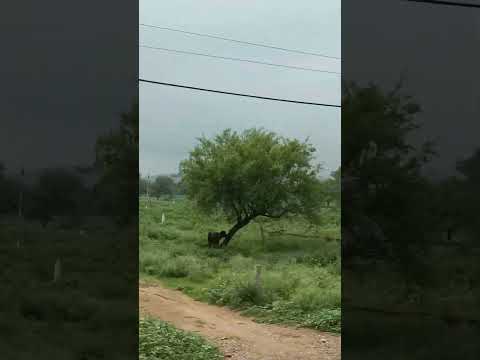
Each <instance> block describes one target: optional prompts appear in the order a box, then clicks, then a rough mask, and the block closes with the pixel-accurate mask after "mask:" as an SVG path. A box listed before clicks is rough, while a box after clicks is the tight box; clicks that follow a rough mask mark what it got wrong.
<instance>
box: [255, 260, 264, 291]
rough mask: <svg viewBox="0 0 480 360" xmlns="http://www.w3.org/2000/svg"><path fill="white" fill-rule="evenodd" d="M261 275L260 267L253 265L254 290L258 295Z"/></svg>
mask: <svg viewBox="0 0 480 360" xmlns="http://www.w3.org/2000/svg"><path fill="white" fill-rule="evenodd" d="M261 274H262V266H261V265H255V288H256V289H257V291H258V293H260V291H261V290H262V282H261Z"/></svg>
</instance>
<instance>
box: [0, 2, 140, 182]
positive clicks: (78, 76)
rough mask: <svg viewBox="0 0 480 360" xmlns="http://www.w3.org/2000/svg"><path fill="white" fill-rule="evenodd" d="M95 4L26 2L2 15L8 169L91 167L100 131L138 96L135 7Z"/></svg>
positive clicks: (2, 110)
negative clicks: (86, 22) (51, 6)
mask: <svg viewBox="0 0 480 360" xmlns="http://www.w3.org/2000/svg"><path fill="white" fill-rule="evenodd" d="M92 6H93V5H92ZM92 6H89V4H87V3H83V2H82V3H68V4H67V3H65V2H56V3H55V5H54V10H52V8H50V7H49V6H48V5H47V4H45V3H44V2H39V1H33V0H27V1H22V2H12V3H11V4H10V6H9V7H8V9H6V8H5V9H4V11H2V13H1V14H0V24H1V25H0V28H1V31H0V40H1V42H2V44H3V48H2V56H1V57H0V76H1V78H2V86H3V88H4V89H6V90H5V91H4V92H3V93H2V99H1V106H0V119H1V120H0V121H1V122H0V162H2V163H4V165H5V166H6V168H7V171H11V172H13V173H16V174H18V172H19V171H20V169H21V168H22V167H25V171H26V173H27V174H28V173H30V172H33V171H36V170H38V169H41V168H44V167H56V166H74V165H75V166H76V165H90V164H91V163H92V162H93V161H94V159H95V153H94V150H95V141H96V140H97V138H98V136H100V135H101V134H104V133H105V132H108V131H109V130H110V129H112V128H113V129H115V128H117V127H118V125H119V121H120V118H121V117H120V115H121V113H122V112H125V111H128V110H130V107H131V105H132V102H133V101H134V99H135V97H136V96H137V69H138V54H137V40H138V39H137V32H136V29H137V19H136V17H135V11H136V8H137V6H136V5H135V4H133V6H132V3H131V2H128V3H127V2H121V3H119V2H117V1H113V0H106V1H102V2H96V3H95V5H94V11H92ZM112 8H115V16H111V14H112ZM132 11H133V12H132ZM107 18H108V25H107V24H106V22H105V19H107ZM85 19H88V26H85Z"/></svg>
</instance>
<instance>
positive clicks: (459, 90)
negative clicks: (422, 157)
mask: <svg viewBox="0 0 480 360" xmlns="http://www.w3.org/2000/svg"><path fill="white" fill-rule="evenodd" d="M470 2H472V3H475V1H470ZM477 3H478V1H477ZM346 9H347V11H344V13H343V18H342V21H343V22H344V24H345V26H344V28H343V36H344V38H343V40H342V41H343V43H342V46H343V48H344V49H345V51H344V52H343V54H342V57H343V59H345V61H346V64H347V65H344V68H343V69H342V71H343V77H344V79H345V80H355V81H357V82H362V83H366V82H369V81H374V82H375V83H379V84H380V85H384V86H385V87H388V88H391V87H392V86H393V84H394V83H395V82H396V81H398V79H399V77H400V74H401V73H402V72H404V74H405V75H406V84H405V88H404V89H405V92H406V93H407V94H409V95H412V96H413V97H414V100H415V101H417V102H418V103H419V104H420V105H421V106H422V109H423V111H422V113H421V114H420V115H419V116H418V120H419V122H420V124H421V126H422V127H421V128H420V129H419V130H418V131H416V132H415V134H414V137H413V141H414V143H420V142H424V141H426V140H433V141H435V143H436V146H437V150H438V152H439V154H438V157H436V158H434V159H433V160H432V161H431V163H429V164H428V166H426V167H425V171H426V173H427V174H428V175H430V176H432V177H436V178H441V177H444V176H449V175H452V174H454V172H455V165H456V162H457V161H458V160H461V159H463V158H466V157H469V156H471V155H472V153H473V152H474V150H475V149H477V148H480V139H479V133H480V129H479V115H480V91H479V89H478V84H479V82H480V71H479V64H480V10H478V9H468V8H460V7H450V6H440V5H432V4H420V3H409V2H406V1H400V0H390V1H386V0H369V1H361V2H360V1H354V0H351V1H349V3H348V4H347V6H345V3H344V10H346ZM344 64H345V62H344Z"/></svg>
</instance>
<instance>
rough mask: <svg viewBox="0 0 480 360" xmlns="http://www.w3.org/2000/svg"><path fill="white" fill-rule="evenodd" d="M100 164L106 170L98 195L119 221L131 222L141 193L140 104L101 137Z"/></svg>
mask: <svg viewBox="0 0 480 360" xmlns="http://www.w3.org/2000/svg"><path fill="white" fill-rule="evenodd" d="M95 151H96V164H97V166H99V167H100V168H101V169H102V177H101V179H100V180H99V182H98V184H97V190H98V191H97V194H99V196H100V201H101V203H102V205H103V209H104V210H106V211H107V212H108V213H109V214H111V215H112V216H114V217H115V218H116V219H117V220H118V221H120V222H123V223H128V222H129V221H130V220H131V215H132V214H135V213H136V212H137V207H138V202H137V200H136V199H137V197H136V196H132V194H138V190H139V188H138V185H137V182H138V104H137V103H136V104H134V105H133V106H132V109H131V110H130V112H128V113H125V114H122V119H121V123H120V128H119V129H118V130H117V131H115V132H110V133H109V134H106V135H104V136H101V137H99V139H98V140H97V144H96V148H95Z"/></svg>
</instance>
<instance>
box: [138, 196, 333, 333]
mask: <svg viewBox="0 0 480 360" xmlns="http://www.w3.org/2000/svg"><path fill="white" fill-rule="evenodd" d="M142 205H143V202H141V206H140V273H141V276H142V277H144V276H149V277H154V278H157V279H161V280H162V282H164V283H165V284H167V285H169V286H172V287H174V288H181V289H183V290H184V291H185V292H186V293H188V294H189V295H191V296H193V297H195V298H197V299H199V300H202V301H208V302H210V303H213V304H217V305H225V306H229V307H232V308H237V309H240V310H241V311H244V312H246V313H248V314H251V315H253V316H255V317H256V318H257V319H258V320H259V321H271V322H286V323H292V324H300V325H302V326H308V327H313V328H316V329H321V330H326V331H338V330H339V328H340V310H339V309H340V294H341V291H340V243H339V240H338V239H339V226H338V220H339V216H340V213H339V212H338V210H337V209H333V208H331V209H330V208H329V209H325V210H324V211H325V212H326V213H325V214H324V215H328V216H324V218H325V219H331V221H332V222H331V223H326V224H324V225H321V226H315V227H313V228H312V227H311V226H310V225H309V223H308V222H306V221H305V220H304V219H302V218H299V217H294V218H285V219H282V220H278V221H275V222H274V223H272V224H269V225H267V224H264V226H265V233H264V236H265V244H262V241H261V240H260V239H259V238H260V237H261V234H260V231H259V228H258V227H257V226H252V227H249V228H245V229H243V230H242V231H241V232H240V233H239V235H238V236H239V240H240V241H238V242H235V243H233V244H232V245H231V246H230V247H228V248H227V249H225V250H218V249H209V248H208V247H207V239H206V235H204V234H206V232H207V231H208V230H209V228H211V227H214V226H224V225H225V223H226V221H227V220H226V219H224V218H223V217H221V216H206V215H203V214H199V213H197V212H196V211H195V207H194V206H193V205H192V204H191V203H190V202H189V201H188V200H182V201H175V203H173V202H171V201H152V202H151V206H149V207H148V208H145V207H144V206H142ZM162 213H165V214H166V217H167V219H169V220H167V222H166V223H165V224H163V225H160V224H158V221H159V220H158V219H159V216H160V215H161V214H162ZM187 224H189V225H190V226H186V225H187ZM284 227H285V228H287V227H288V232H283V231H281V232H275V231H276V230H278V229H283V228H284ZM290 233H293V235H289V234H290ZM172 234H175V237H174V238H172V236H171V235H172ZM295 234H298V235H301V236H294V235H295ZM255 265H262V269H263V270H262V274H261V287H260V288H257V287H256V285H255V270H254V269H255Z"/></svg>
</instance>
